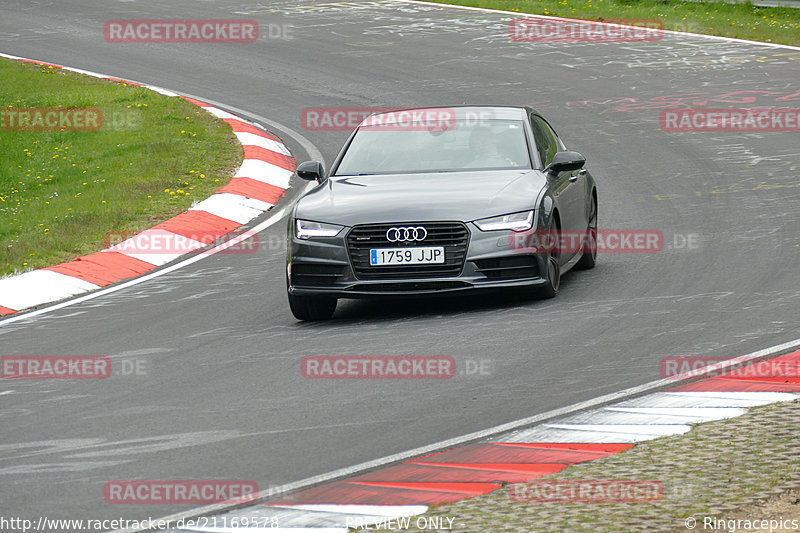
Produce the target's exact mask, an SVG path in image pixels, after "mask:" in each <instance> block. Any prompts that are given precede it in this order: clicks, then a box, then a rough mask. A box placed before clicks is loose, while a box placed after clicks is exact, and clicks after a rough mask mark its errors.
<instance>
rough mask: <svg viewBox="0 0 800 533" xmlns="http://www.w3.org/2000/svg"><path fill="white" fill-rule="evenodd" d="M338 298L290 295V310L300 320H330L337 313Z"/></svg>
mask: <svg viewBox="0 0 800 533" xmlns="http://www.w3.org/2000/svg"><path fill="white" fill-rule="evenodd" d="M336 304H337V300H336V298H330V297H328V296H295V295H294V294H289V308H290V309H291V310H292V314H293V315H294V317H295V318H296V319H298V320H308V321H316V320H330V319H331V318H332V317H333V313H334V312H335V311H336Z"/></svg>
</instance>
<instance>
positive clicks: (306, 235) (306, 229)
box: [294, 220, 343, 239]
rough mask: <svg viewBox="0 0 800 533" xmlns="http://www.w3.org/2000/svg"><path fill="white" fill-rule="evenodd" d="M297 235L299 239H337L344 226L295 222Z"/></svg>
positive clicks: (302, 221)
mask: <svg viewBox="0 0 800 533" xmlns="http://www.w3.org/2000/svg"><path fill="white" fill-rule="evenodd" d="M295 222H296V223H295V233H294V234H295V235H296V236H297V238H298V239H311V238H313V237H336V236H337V235H339V232H340V231H342V228H343V226H337V225H336V224H325V223H324V222H311V221H310V220H297V221H295Z"/></svg>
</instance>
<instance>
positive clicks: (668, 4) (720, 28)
mask: <svg viewBox="0 0 800 533" xmlns="http://www.w3.org/2000/svg"><path fill="white" fill-rule="evenodd" d="M431 1H433V2H437V3H440V4H456V5H461V6H472V7H483V8H489V9H501V10H504V11H518V12H520V13H531V14H536V15H552V16H556V17H568V18H578V19H586V20H598V21H604V20H610V21H613V22H620V23H621V22H622V20H620V19H649V20H652V19H658V20H659V21H661V23H662V24H663V28H664V29H666V30H676V31H683V32H690V33H705V34H709V35H720V36H723V37H735V38H737V39H749V40H753V41H764V42H769V43H782V44H790V45H795V46H798V45H800V9H793V8H788V7H786V8H784V7H756V6H754V5H752V4H750V3H742V4H728V3H726V2H681V1H677V0H627V1H624V0H623V1H616V0H431Z"/></svg>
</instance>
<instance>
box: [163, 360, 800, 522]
mask: <svg viewBox="0 0 800 533" xmlns="http://www.w3.org/2000/svg"><path fill="white" fill-rule="evenodd" d="M750 359H752V357H751V356H742V357H740V358H737V359H733V360H731V361H727V362H726V363H729V364H730V363H731V362H738V361H746V360H750ZM767 361H769V362H770V363H771V364H776V363H777V364H778V365H780V366H781V368H783V369H784V374H783V376H756V375H751V374H748V373H747V372H741V371H734V372H730V371H729V372H726V373H722V372H720V375H719V376H715V377H705V378H701V379H699V380H697V381H694V382H689V383H682V384H680V385H677V386H674V387H672V388H669V389H667V390H664V391H661V392H653V393H649V394H646V395H643V396H639V397H634V398H630V399H626V400H623V401H617V402H615V403H612V404H610V405H605V406H602V407H597V408H593V409H590V410H587V411H582V412H580V413H578V414H573V415H567V416H562V417H560V418H556V419H554V420H552V421H548V422H546V423H541V424H538V425H534V426H532V427H530V428H526V429H521V430H514V431H510V432H507V433H504V434H501V435H499V436H497V437H494V438H490V439H488V440H483V441H480V442H476V443H472V444H465V445H455V446H454V447H450V448H447V449H444V450H441V451H435V452H433V453H429V454H427V455H421V456H418V457H414V458H412V459H408V460H406V461H403V462H401V463H399V464H393V465H390V466H383V467H380V468H378V469H376V470H372V471H368V472H366V473H359V474H356V475H352V476H350V477H347V478H345V479H340V480H337V481H332V482H328V483H324V484H322V485H318V486H314V487H311V488H305V489H301V490H299V491H296V492H289V493H286V494H283V495H278V496H274V497H270V498H267V499H266V500H265V501H262V502H261V503H259V504H256V505H251V506H249V507H245V508H241V509H237V510H233V511H230V512H228V513H226V514H225V515H220V516H224V517H225V520H226V521H227V523H228V524H230V523H236V522H237V521H238V523H242V524H244V523H250V524H263V523H273V524H275V525H276V526H277V527H275V528H258V527H256V528H253V527H248V528H247V531H249V532H257V531H265V532H266V531H271V532H286V533H291V532H294V533H300V532H309V533H328V532H330V533H345V532H347V531H348V529H349V528H354V529H365V528H368V527H373V528H378V529H408V527H409V525H408V524H410V526H411V527H414V526H417V527H419V526H422V529H437V528H440V529H449V524H448V523H447V522H445V523H443V524H430V523H421V524H418V523H417V522H416V520H417V519H420V520H423V521H424V520H425V518H422V517H419V515H422V514H424V513H426V512H427V511H428V509H429V506H431V505H440V504H446V503H453V502H456V501H459V500H463V499H467V498H471V497H474V496H479V495H482V494H487V493H489V492H492V491H494V490H497V489H499V488H500V487H501V486H502V484H503V483H526V482H530V481H532V480H534V479H538V478H542V477H544V476H547V475H549V474H553V473H556V472H560V471H561V470H563V469H565V468H567V467H569V466H570V465H573V464H576V463H582V462H587V461H593V460H595V459H599V458H602V457H607V456H609V455H613V454H616V453H620V452H622V451H625V450H629V449H631V448H633V446H634V445H635V444H636V443H639V442H643V441H647V440H652V439H656V438H658V437H662V436H665V435H679V434H683V433H687V432H688V431H690V430H691V426H692V424H697V423H701V422H708V421H711V420H720V419H725V418H732V417H736V416H739V415H742V414H744V413H745V412H746V411H747V409H748V408H750V407H755V406H759V405H766V404H770V403H773V402H784V401H792V400H796V399H798V398H800V351H794V352H792V353H789V354H786V355H782V356H779V357H774V358H772V359H768V360H767ZM728 368H730V367H728ZM715 369H716V367H715V366H712V367H710V370H711V371H714V370H715ZM706 370H709V369H706ZM694 375H696V373H693V374H687V375H684V376H689V377H691V376H694ZM677 379H683V376H676V380H677ZM414 517H417V518H416V519H415V518H414ZM245 519H247V520H248V522H246V521H245ZM455 519H456V520H458V517H455ZM267 521H268V522H267ZM218 523H222V520H220V521H219V522H218ZM456 525H458V524H456ZM434 526H438V527H434ZM172 531H175V532H177V531H197V532H207V533H228V532H235V531H241V529H240V528H235V527H184V528H181V529H179V530H172Z"/></svg>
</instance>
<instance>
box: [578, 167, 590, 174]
mask: <svg viewBox="0 0 800 533" xmlns="http://www.w3.org/2000/svg"><path fill="white" fill-rule="evenodd" d="M586 172H588V171H587V170H586V169H585V168H582V169H581V171H580V172H578V174H580V175H581V176H585V175H586Z"/></svg>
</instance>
